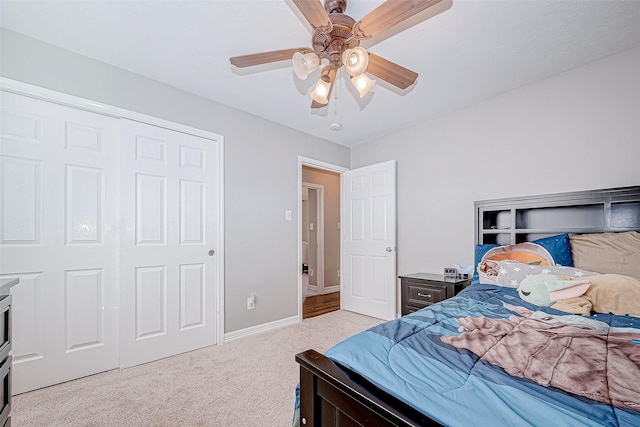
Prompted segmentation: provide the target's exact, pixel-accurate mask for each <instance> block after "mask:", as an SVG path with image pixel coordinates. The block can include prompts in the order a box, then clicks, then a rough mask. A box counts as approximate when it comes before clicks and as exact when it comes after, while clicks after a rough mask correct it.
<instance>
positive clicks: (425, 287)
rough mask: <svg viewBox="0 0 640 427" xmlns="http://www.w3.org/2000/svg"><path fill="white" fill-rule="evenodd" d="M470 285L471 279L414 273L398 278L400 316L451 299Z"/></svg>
mask: <svg viewBox="0 0 640 427" xmlns="http://www.w3.org/2000/svg"><path fill="white" fill-rule="evenodd" d="M470 283H471V279H452V278H448V277H447V278H446V279H445V277H444V276H442V275H440V274H429V273H414V274H406V275H403V276H400V289H401V291H402V292H401V301H402V315H403V316H404V315H405V314H409V313H413V312H414V311H418V310H420V309H421V308H425V307H427V306H429V305H431V304H435V303H437V302H440V301H444V300H446V299H447V298H451V297H452V296H454V295H456V294H457V293H458V292H460V291H461V290H462V289H463V288H465V287H467V286H468V285H469V284H470Z"/></svg>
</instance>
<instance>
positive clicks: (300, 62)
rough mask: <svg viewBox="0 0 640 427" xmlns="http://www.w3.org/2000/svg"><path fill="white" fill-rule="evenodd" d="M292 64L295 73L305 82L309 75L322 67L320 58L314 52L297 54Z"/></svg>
mask: <svg viewBox="0 0 640 427" xmlns="http://www.w3.org/2000/svg"><path fill="white" fill-rule="evenodd" d="M291 64H292V65H293V71H294V72H295V73H296V76H298V78H299V79H300V80H305V79H306V78H307V77H308V76H309V74H311V73H312V72H313V71H315V70H316V69H317V68H318V67H319V66H320V58H319V57H318V55H317V54H316V53H314V52H310V53H304V54H302V53H300V52H296V53H294V54H293V58H291Z"/></svg>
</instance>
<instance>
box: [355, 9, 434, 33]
mask: <svg viewBox="0 0 640 427" xmlns="http://www.w3.org/2000/svg"><path fill="white" fill-rule="evenodd" d="M441 1H442V0H387V1H385V2H384V3H382V4H381V5H380V6H378V7H376V8H375V9H373V10H372V11H371V12H369V13H368V14H367V15H365V16H364V17H363V18H362V19H361V20H360V21H358V22H356V24H355V25H354V26H353V34H355V36H356V37H357V38H359V39H360V40H365V39H368V38H371V37H373V36H375V35H376V34H378V33H380V32H382V31H384V30H387V29H389V28H391V27H393V26H394V25H397V24H399V23H401V22H403V21H405V20H407V19H409V18H411V17H412V16H414V15H417V14H418V13H420V12H422V11H423V10H426V9H428V8H430V7H433V6H435V5H437V4H438V3H440V2H441Z"/></svg>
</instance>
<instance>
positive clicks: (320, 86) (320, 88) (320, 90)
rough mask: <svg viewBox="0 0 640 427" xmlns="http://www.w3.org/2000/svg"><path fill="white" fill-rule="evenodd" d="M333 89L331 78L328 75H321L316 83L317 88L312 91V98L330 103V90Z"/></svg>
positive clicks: (319, 101) (322, 102)
mask: <svg viewBox="0 0 640 427" xmlns="http://www.w3.org/2000/svg"><path fill="white" fill-rule="evenodd" d="M330 89H331V80H330V79H329V78H328V77H327V76H321V77H320V78H319V79H318V83H316V87H315V89H313V91H312V92H311V98H312V99H313V100H314V101H316V102H317V103H318V104H323V105H325V104H328V103H329V90H330Z"/></svg>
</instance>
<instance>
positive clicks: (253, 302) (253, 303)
mask: <svg viewBox="0 0 640 427" xmlns="http://www.w3.org/2000/svg"><path fill="white" fill-rule="evenodd" d="M254 308H256V297H255V295H253V294H252V295H251V296H250V297H249V298H247V310H253V309H254Z"/></svg>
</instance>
